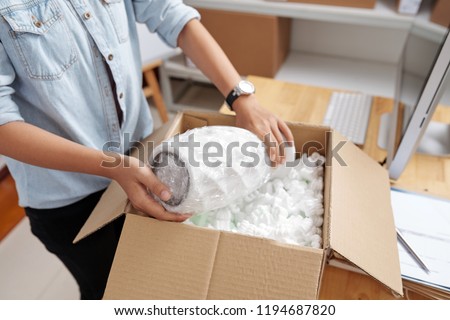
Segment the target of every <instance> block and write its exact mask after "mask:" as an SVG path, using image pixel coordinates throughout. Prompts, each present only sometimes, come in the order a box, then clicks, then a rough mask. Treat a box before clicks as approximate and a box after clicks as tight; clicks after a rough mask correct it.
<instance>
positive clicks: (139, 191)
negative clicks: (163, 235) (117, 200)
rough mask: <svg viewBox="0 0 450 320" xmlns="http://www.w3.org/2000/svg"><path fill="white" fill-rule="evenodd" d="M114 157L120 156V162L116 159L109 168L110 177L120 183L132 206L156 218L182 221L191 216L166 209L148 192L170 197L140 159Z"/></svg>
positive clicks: (164, 199) (165, 199)
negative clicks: (113, 164)
mask: <svg viewBox="0 0 450 320" xmlns="http://www.w3.org/2000/svg"><path fill="white" fill-rule="evenodd" d="M115 157H120V163H119V161H117V162H116V163H119V164H118V165H117V166H115V167H114V168H111V170H112V171H111V175H110V177H111V178H112V179H114V180H116V181H117V182H118V183H119V184H120V186H121V187H122V188H123V190H124V191H125V192H126V194H127V196H128V199H129V200H130V201H131V204H132V205H133V207H135V208H136V209H137V210H139V211H142V212H144V213H146V214H148V215H149V216H151V217H153V218H156V219H158V220H167V221H176V222H182V221H184V220H186V219H188V218H189V217H190V216H191V215H189V214H177V213H173V212H169V211H167V210H166V209H164V207H163V206H162V205H161V204H160V203H159V202H158V201H156V200H155V199H154V198H153V197H152V195H151V194H149V192H148V191H150V192H151V193H152V194H153V195H154V196H156V197H158V198H160V199H161V200H163V201H167V200H169V199H170V197H171V194H170V190H169V188H168V187H167V186H166V185H164V184H163V183H162V182H161V181H160V180H159V179H158V178H157V177H156V176H155V175H154V174H153V172H152V170H151V169H150V168H149V167H148V166H147V165H145V164H144V163H143V162H142V161H140V160H139V159H137V158H133V157H128V156H123V155H116V156H115ZM116 159H117V160H119V158H116ZM147 190H148V191H147Z"/></svg>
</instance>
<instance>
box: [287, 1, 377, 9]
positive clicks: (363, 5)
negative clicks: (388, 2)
mask: <svg viewBox="0 0 450 320" xmlns="http://www.w3.org/2000/svg"><path fill="white" fill-rule="evenodd" d="M287 1H288V2H301V3H311V4H324V5H329V6H342V7H355V8H368V9H373V8H375V4H376V3H377V0H287Z"/></svg>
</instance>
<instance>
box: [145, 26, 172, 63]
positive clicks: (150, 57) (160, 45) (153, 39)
mask: <svg viewBox="0 0 450 320" xmlns="http://www.w3.org/2000/svg"><path fill="white" fill-rule="evenodd" d="M137 31H138V38H139V45H140V51H141V58H142V62H143V64H145V63H150V62H152V61H155V60H157V59H161V58H164V57H167V56H168V55H170V54H171V53H172V52H173V51H174V49H173V48H171V47H169V46H168V45H167V44H165V42H164V41H162V40H161V39H160V38H159V36H158V35H157V34H154V33H151V32H150V31H148V29H147V26H146V25H144V24H140V23H138V24H137Z"/></svg>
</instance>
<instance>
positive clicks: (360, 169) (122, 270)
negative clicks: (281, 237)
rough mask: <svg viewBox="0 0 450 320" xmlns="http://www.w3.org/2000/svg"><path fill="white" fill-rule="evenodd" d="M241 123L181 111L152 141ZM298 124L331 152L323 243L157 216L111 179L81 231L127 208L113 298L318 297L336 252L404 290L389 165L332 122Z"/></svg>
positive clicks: (304, 138) (308, 148)
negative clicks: (310, 245)
mask: <svg viewBox="0 0 450 320" xmlns="http://www.w3.org/2000/svg"><path fill="white" fill-rule="evenodd" d="M234 121H235V119H234V117H233V116H228V115H223V114H219V113H200V112H186V113H180V114H178V115H177V117H176V118H175V119H174V121H173V124H172V125H171V126H170V127H169V128H168V127H167V126H166V129H165V130H159V131H158V132H156V133H154V134H153V135H152V136H150V137H149V138H148V139H147V141H155V142H157V143H159V142H161V141H162V140H164V139H165V138H168V137H170V136H173V135H174V134H176V133H178V132H184V131H186V130H188V129H192V128H195V127H201V126H205V125H234ZM289 126H290V128H291V130H292V132H293V134H294V137H295V145H296V150H298V151H300V150H302V151H304V152H313V151H315V150H318V151H319V152H320V153H322V154H323V155H325V156H326V158H327V163H326V167H325V171H324V207H325V213H324V225H323V241H324V246H323V249H314V248H306V247H301V246H296V245H288V244H283V243H279V242H276V241H273V240H268V239H263V238H257V237H251V236H245V235H239V234H234V233H229V232H223V231H217V230H212V229H205V228H200V227H196V226H190V225H185V224H178V223H171V222H163V221H158V220H155V219H151V218H148V217H145V216H142V215H140V214H139V212H137V211H136V210H135V209H134V208H133V207H132V206H131V205H130V204H129V203H128V201H127V197H126V195H125V193H124V192H123V190H122V189H121V188H120V187H119V186H118V185H117V184H116V183H112V184H111V186H110V187H109V188H108V189H107V191H106V192H105V194H104V195H103V196H102V198H101V200H100V202H99V204H98V205H97V207H96V208H95V210H94V211H93V212H92V214H91V215H90V217H89V219H88V220H87V222H86V224H85V225H84V226H83V228H82V229H81V231H80V233H79V234H78V236H77V237H76V239H75V242H76V241H82V239H83V238H84V237H86V236H88V235H89V234H91V233H93V232H95V231H96V230H98V229H99V228H101V227H102V226H104V225H106V224H107V223H109V222H110V221H112V220H114V219H116V218H117V217H119V216H121V215H123V214H125V215H126V218H125V224H124V227H123V231H122V234H121V237H120V241H119V245H118V248H117V251H116V255H115V258H114V262H113V266H112V269H111V272H110V275H109V279H108V284H107V288H106V292H105V295H104V298H105V299H269V300H270V299H315V298H317V297H318V295H319V290H320V283H321V278H322V273H323V271H324V266H325V264H326V263H327V262H328V261H329V260H330V259H335V258H338V259H340V260H345V261H347V262H348V263H349V264H351V265H354V266H357V267H358V268H360V269H361V270H363V271H364V272H366V273H367V274H369V275H370V276H371V277H373V278H375V279H377V280H378V281H380V282H381V283H383V284H384V285H385V286H387V287H389V288H391V289H392V291H393V292H395V293H397V294H399V295H402V280H401V275H400V263H399V257H398V250H397V237H396V232H395V227H394V220H393V214H392V209H391V205H390V185H389V179H388V175H387V172H386V170H384V169H383V168H382V167H381V166H380V165H379V164H378V163H377V162H375V161H374V160H372V159H371V158H369V157H368V156H367V155H366V154H365V153H364V152H362V151H361V150H360V149H359V148H358V147H356V146H355V145H353V144H352V143H351V142H348V141H347V140H346V139H345V138H344V137H342V136H341V135H339V134H338V133H337V132H334V131H332V130H331V129H330V128H327V127H323V126H312V125H305V124H300V123H295V124H290V125H289ZM167 128H168V129H167ZM148 151H149V150H146V152H148Z"/></svg>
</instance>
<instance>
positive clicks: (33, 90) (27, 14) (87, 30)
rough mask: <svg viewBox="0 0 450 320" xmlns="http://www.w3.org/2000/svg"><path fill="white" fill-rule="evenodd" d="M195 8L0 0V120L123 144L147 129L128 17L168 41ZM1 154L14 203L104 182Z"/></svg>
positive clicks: (59, 199)
mask: <svg viewBox="0 0 450 320" xmlns="http://www.w3.org/2000/svg"><path fill="white" fill-rule="evenodd" d="M198 17H199V15H198V12H197V11H195V10H194V9H193V8H190V7H187V6H185V5H184V4H183V2H182V1H181V0H134V1H133V0H89V1H88V0H0V125H3V124H6V123H8V122H11V121H25V122H27V123H30V124H33V125H35V126H37V127H40V128H43V129H45V130H47V131H49V132H52V133H54V134H57V135H58V136H61V137H64V138H67V139H69V140H72V141H75V142H77V143H80V144H83V145H85V146H88V147H91V148H95V149H98V150H102V149H103V148H104V147H105V146H106V145H113V146H119V147H117V149H116V150H114V151H117V152H122V153H123V152H125V151H126V150H128V149H129V148H130V147H131V143H132V142H133V141H138V140H140V139H142V138H143V137H144V136H147V135H148V134H150V133H151V131H152V129H153V121H152V119H151V116H150V112H149V108H148V105H147V101H146V99H145V97H144V95H143V93H142V71H141V70H142V66H141V58H140V55H139V47H138V40H137V39H138V37H137V31H136V22H140V23H145V24H146V25H147V27H148V28H149V30H150V31H152V32H157V33H158V34H159V36H160V37H161V38H162V39H163V40H165V41H166V42H167V43H168V44H169V45H171V46H173V47H175V46H176V44H177V38H178V35H179V33H180V31H181V30H182V28H183V27H184V25H185V24H186V23H187V22H188V21H189V20H191V19H194V18H198ZM119 114H121V118H122V119H121V120H122V122H120V121H119ZM111 142H112V143H111ZM41 143H43V144H45V143H47V142H46V141H42V142H41ZM6 161H7V165H8V168H9V170H10V172H11V174H12V176H13V177H14V179H15V181H16V185H17V189H18V193H19V204H20V205H21V206H29V207H33V208H38V209H44V208H56V207H61V206H65V205H68V204H71V203H73V202H76V201H78V200H80V199H81V198H83V197H85V196H87V195H88V194H91V193H93V192H95V191H98V190H101V189H103V188H105V187H107V185H108V184H109V182H110V181H109V180H108V179H106V178H103V177H99V176H92V175H86V174H80V173H71V172H63V171H58V170H50V169H45V168H40V167H36V166H32V165H28V164H24V163H21V162H18V161H16V160H13V159H10V158H7V159H6Z"/></svg>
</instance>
